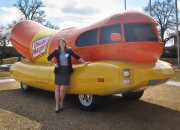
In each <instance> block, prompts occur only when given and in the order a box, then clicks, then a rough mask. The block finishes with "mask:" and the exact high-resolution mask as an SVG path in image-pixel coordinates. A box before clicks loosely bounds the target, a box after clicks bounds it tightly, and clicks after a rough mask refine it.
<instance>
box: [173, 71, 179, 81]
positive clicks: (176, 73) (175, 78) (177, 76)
mask: <svg viewBox="0 0 180 130" xmlns="http://www.w3.org/2000/svg"><path fill="white" fill-rule="evenodd" d="M174 73H175V76H174V78H172V80H173V81H177V82H180V70H174Z"/></svg>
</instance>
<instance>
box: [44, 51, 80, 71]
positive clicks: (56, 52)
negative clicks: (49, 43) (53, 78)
mask: <svg viewBox="0 0 180 130" xmlns="http://www.w3.org/2000/svg"><path fill="white" fill-rule="evenodd" d="M65 52H66V53H68V54H69V56H68V57H67V60H68V67H69V70H70V73H72V72H73V68H72V63H71V56H73V57H74V58H75V59H77V60H79V59H80V57H79V56H78V55H77V54H76V53H74V51H73V50H72V49H67V50H65ZM60 53H61V51H60V50H59V49H56V50H54V52H53V53H51V54H50V55H49V56H48V57H47V59H48V61H50V60H51V59H52V58H53V57H55V58H56V60H57V64H58V65H59V67H58V68H56V67H55V68H54V73H55V74H58V73H59V72H60V70H61V65H60V61H59V55H60Z"/></svg>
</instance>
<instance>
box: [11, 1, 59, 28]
mask: <svg viewBox="0 0 180 130" xmlns="http://www.w3.org/2000/svg"><path fill="white" fill-rule="evenodd" d="M14 6H15V7H16V8H18V9H19V10H20V11H21V14H22V18H21V19H26V20H33V21H36V22H38V23H41V24H42V25H44V26H46V27H49V28H51V29H56V30H59V27H57V26H54V25H53V24H52V23H51V22H49V21H47V20H46V15H45V11H44V10H43V9H42V7H45V5H44V4H43V3H42V1H41V0H31V1H29V0H18V1H17V3H16V4H14Z"/></svg>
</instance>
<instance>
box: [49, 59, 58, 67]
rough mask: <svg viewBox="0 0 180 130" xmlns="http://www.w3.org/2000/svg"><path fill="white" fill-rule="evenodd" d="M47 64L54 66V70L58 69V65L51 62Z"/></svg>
mask: <svg viewBox="0 0 180 130" xmlns="http://www.w3.org/2000/svg"><path fill="white" fill-rule="evenodd" d="M49 63H50V64H51V65H52V66H54V67H56V68H58V67H59V65H58V64H54V62H53V61H52V60H51V61H49Z"/></svg>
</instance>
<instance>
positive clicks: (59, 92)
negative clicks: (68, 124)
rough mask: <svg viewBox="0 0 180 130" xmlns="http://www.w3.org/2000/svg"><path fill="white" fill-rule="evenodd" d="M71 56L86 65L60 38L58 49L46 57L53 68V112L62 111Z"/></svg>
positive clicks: (71, 70) (70, 67)
mask: <svg viewBox="0 0 180 130" xmlns="http://www.w3.org/2000/svg"><path fill="white" fill-rule="evenodd" d="M54 56H55V58H56V60H57V64H54V62H53V61H52V60H51V59H52V58H53V57H54ZM71 56H73V57H74V58H75V59H77V60H79V61H80V62H82V63H85V64H87V63H86V62H85V61H84V60H83V59H82V58H80V57H79V56H78V55H77V54H76V53H74V52H73V51H72V49H70V48H68V47H67V46H66V41H65V40H64V39H63V38H61V39H60V40H59V45H58V49H56V50H54V52H53V53H51V54H50V55H49V56H48V61H49V63H50V64H51V65H52V66H54V67H55V69H54V73H55V84H56V90H55V99H56V108H55V112H56V113H58V112H59V111H63V101H64V97H65V94H66V90H67V87H68V85H69V81H70V74H71V73H72V72H73V69H72V63H71Z"/></svg>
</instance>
